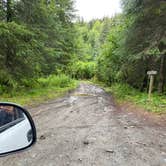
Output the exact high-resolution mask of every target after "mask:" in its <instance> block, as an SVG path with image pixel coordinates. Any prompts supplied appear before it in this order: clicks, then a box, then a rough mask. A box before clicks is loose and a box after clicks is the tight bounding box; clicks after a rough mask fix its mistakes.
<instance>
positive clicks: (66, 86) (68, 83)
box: [0, 75, 78, 106]
mask: <svg viewBox="0 0 166 166" xmlns="http://www.w3.org/2000/svg"><path fill="white" fill-rule="evenodd" d="M77 84H78V83H77V81H75V80H72V79H70V78H69V77H68V76H65V75H60V76H55V75H51V76H49V77H47V78H39V79H38V81H37V84H36V85H34V86H33V87H32V88H26V89H25V88H23V89H21V90H20V91H18V90H17V92H14V93H12V95H11V94H9V93H6V94H3V95H1V96H0V101H3V102H13V103H17V104H20V105H23V106H30V105H38V104H40V103H42V102H44V101H47V100H49V99H55V98H58V97H61V96H63V95H64V94H65V93H67V92H68V91H71V90H73V89H75V88H76V87H77Z"/></svg>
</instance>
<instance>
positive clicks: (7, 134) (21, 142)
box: [0, 103, 36, 156]
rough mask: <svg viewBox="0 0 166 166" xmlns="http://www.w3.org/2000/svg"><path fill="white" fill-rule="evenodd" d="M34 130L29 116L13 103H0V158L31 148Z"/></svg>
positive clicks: (34, 136) (34, 135) (34, 137)
mask: <svg viewBox="0 0 166 166" xmlns="http://www.w3.org/2000/svg"><path fill="white" fill-rule="evenodd" d="M35 142H36V128H35V125H34V122H33V120H32V118H31V116H30V114H29V113H28V112H27V111H26V110H25V109H24V108H22V107H20V106H18V105H16V104H13V103H0V156H2V155H7V154H11V153H14V152H17V151H21V150H24V149H27V148H29V147H31V146H32V145H33V144H34V143H35Z"/></svg>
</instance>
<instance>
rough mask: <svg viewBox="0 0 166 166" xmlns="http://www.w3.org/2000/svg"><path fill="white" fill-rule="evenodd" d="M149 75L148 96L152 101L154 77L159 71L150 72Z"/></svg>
mask: <svg viewBox="0 0 166 166" xmlns="http://www.w3.org/2000/svg"><path fill="white" fill-rule="evenodd" d="M147 74H148V75H149V76H150V84H149V95H148V99H149V100H150V98H151V94H152V90H153V83H154V76H155V75H156V74H157V71H154V70H151V71H148V72H147Z"/></svg>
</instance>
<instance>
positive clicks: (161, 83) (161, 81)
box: [158, 54, 166, 93]
mask: <svg viewBox="0 0 166 166" xmlns="http://www.w3.org/2000/svg"><path fill="white" fill-rule="evenodd" d="M165 57H166V54H163V55H161V61H160V71H159V84H158V93H163V91H164V82H165V78H164V68H165Z"/></svg>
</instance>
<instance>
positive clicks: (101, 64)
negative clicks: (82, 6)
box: [0, 0, 166, 105]
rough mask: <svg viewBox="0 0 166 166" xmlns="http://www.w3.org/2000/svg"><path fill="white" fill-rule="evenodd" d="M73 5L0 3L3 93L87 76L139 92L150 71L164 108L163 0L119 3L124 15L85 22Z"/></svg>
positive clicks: (61, 0) (51, 0) (60, 1)
mask: <svg viewBox="0 0 166 166" xmlns="http://www.w3.org/2000/svg"><path fill="white" fill-rule="evenodd" d="M74 4H75V2H74V1H73V0H28V1H27V0H0V65H1V68H0V94H1V96H4V95H7V96H12V95H16V92H18V91H24V90H31V89H34V88H37V87H38V88H39V87H40V88H45V87H47V86H58V87H61V88H64V87H68V86H70V85H71V84H72V85H73V84H74V83H73V80H85V79H87V80H92V81H93V82H102V83H104V84H105V85H106V86H109V87H111V86H112V87H115V86H114V85H116V88H115V89H114V90H115V91H116V90H118V89H121V88H122V87H125V88H124V90H123V93H128V90H126V88H127V89H132V92H133V93H135V92H136V93H139V94H143V93H147V91H148V86H149V78H148V75H147V71H151V70H154V71H157V75H156V76H155V82H154V92H155V95H156V96H159V97H161V98H162V102H163V103H162V105H163V104H165V105H166V99H165V97H166V1H165V0H121V6H122V9H123V12H122V13H120V14H116V15H114V17H112V18H108V17H104V18H102V19H93V20H91V21H89V22H86V21H84V19H83V18H80V17H79V16H77V15H76V10H75V5H74ZM115 93H116V92H115ZM129 95H130V94H129ZM161 98H159V99H158V100H160V99H161ZM159 102H160V101H159Z"/></svg>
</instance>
